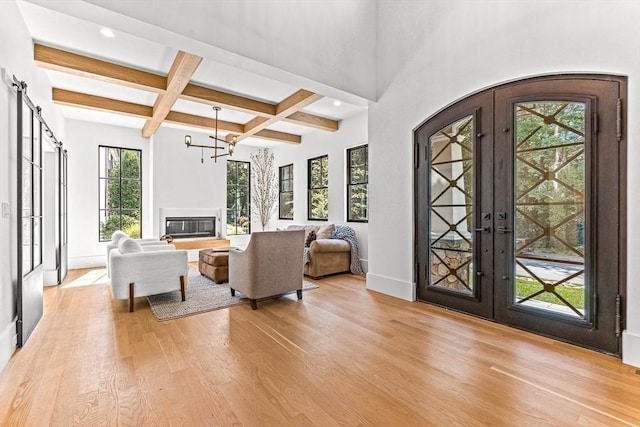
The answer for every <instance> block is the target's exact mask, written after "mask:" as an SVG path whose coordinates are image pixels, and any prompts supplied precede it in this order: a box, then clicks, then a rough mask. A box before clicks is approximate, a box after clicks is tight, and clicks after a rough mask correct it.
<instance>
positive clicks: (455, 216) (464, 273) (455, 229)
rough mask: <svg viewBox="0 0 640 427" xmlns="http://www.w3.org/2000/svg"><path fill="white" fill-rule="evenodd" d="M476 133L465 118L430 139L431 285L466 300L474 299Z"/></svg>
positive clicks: (470, 117) (472, 125) (469, 118)
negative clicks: (467, 296) (463, 296)
mask: <svg viewBox="0 0 640 427" xmlns="http://www.w3.org/2000/svg"><path fill="white" fill-rule="evenodd" d="M473 128H474V123H473V116H467V117H464V118H462V119H460V120H458V121H456V122H454V123H452V124H450V125H448V126H446V127H444V128H443V129H440V130H439V131H438V132H436V133H435V134H433V135H431V137H430V138H429V143H430V153H431V158H430V160H431V161H430V167H431V169H430V170H431V173H430V185H431V193H430V194H431V195H430V209H431V214H430V217H431V220H430V222H429V224H430V230H429V231H430V236H431V241H430V254H429V266H430V269H431V270H430V271H431V274H430V280H429V285H430V286H433V287H438V288H442V289H446V290H448V291H451V292H455V293H461V294H464V295H473V294H474V282H473V206H474V194H473V193H474V192H473V178H474V176H473V156H474V135H475V133H474V129H473Z"/></svg>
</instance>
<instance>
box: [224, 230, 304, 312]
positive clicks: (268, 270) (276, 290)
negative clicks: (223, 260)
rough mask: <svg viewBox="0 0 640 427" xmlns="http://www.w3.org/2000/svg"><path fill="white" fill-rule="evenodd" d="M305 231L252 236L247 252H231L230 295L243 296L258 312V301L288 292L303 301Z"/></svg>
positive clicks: (272, 232) (265, 233)
mask: <svg viewBox="0 0 640 427" xmlns="http://www.w3.org/2000/svg"><path fill="white" fill-rule="evenodd" d="M303 248H304V230H295V231H263V232H258V233H253V234H252V235H251V240H249V244H248V245H247V249H245V250H244V251H241V250H237V249H235V250H231V251H229V287H231V295H235V293H236V291H238V292H241V293H242V294H244V295H245V296H246V297H247V298H249V301H250V302H251V308H252V309H253V310H256V309H257V308H258V306H257V303H256V300H257V299H260V298H266V297H272V296H276V295H280V294H283V293H285V292H289V291H297V293H298V299H302V275H303V272H302V270H303V262H302V253H303Z"/></svg>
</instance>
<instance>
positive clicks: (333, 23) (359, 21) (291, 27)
mask: <svg viewBox="0 0 640 427" xmlns="http://www.w3.org/2000/svg"><path fill="white" fill-rule="evenodd" d="M39 1H40V2H41V3H43V4H45V3H46V2H45V1H42V0H39ZM47 1H49V0H47ZM87 2H88V3H92V4H95V5H98V6H100V7H102V8H105V9H108V10H110V11H115V12H118V13H122V14H124V15H127V16H130V17H133V18H136V19H138V20H140V21H142V22H146V23H149V24H153V25H156V26H159V27H162V28H165V29H168V30H170V31H173V32H175V33H177V34H181V35H183V36H187V37H190V38H193V39H195V40H199V41H201V42H204V43H207V44H210V45H212V46H216V47H219V48H222V49H224V50H225V51H228V52H233V53H234V54H238V55H241V56H242V57H245V58H250V59H252V60H255V61H257V62H258V63H261V64H266V65H268V66H270V67H273V68H276V69H280V70H286V71H288V72H290V73H292V74H293V75H298V76H303V77H306V78H308V79H310V80H312V81H316V82H321V83H324V84H326V85H327V86H329V87H334V88H339V89H342V90H345V91H347V92H350V93H353V94H356V95H358V96H361V97H363V98H367V99H370V100H373V99H375V82H376V74H375V38H376V34H375V31H376V25H375V24H376V3H375V2H373V1H371V0H340V1H325V0H306V1H303V2H300V1H297V0H262V1H253V0H235V1H227V0H190V1H189V2H188V6H187V7H185V5H184V3H183V2H181V1H165V2H162V7H149V4H148V2H144V1H143V2H140V1H133V2H131V1H130V2H114V1H112V0H88V1H87ZM47 6H48V5H47ZM55 7H60V6H55ZM75 9H76V12H74V13H79V12H78V11H77V9H78V8H77V7H75ZM98 13H100V12H99V11H98ZM236 65H240V64H239V63H238V61H237V62H236ZM253 71H254V72H255V71H257V70H256V69H254V70H253Z"/></svg>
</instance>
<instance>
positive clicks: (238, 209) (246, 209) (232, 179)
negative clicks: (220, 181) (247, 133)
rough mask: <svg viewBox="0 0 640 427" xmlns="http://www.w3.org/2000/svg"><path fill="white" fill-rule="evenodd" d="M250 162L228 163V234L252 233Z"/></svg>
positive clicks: (231, 161)
mask: <svg viewBox="0 0 640 427" xmlns="http://www.w3.org/2000/svg"><path fill="white" fill-rule="evenodd" d="M250 173H251V172H250V165H249V163H248V162H236V161H233V160H228V161H227V234H228V235H235V234H249V233H251V217H250V206H251V203H250V202H251V191H250V188H249V177H250Z"/></svg>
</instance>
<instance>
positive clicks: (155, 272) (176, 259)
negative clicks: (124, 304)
mask: <svg viewBox="0 0 640 427" xmlns="http://www.w3.org/2000/svg"><path fill="white" fill-rule="evenodd" d="M142 248H143V247H142V246H140V244H138V243H137V242H135V241H134V240H132V239H129V238H127V239H123V240H122V241H121V242H120V244H119V245H118V249H114V250H112V251H111V254H110V258H111V295H112V296H113V298H114V299H129V311H130V312H132V311H133V310H134V298H135V297H142V296H147V295H156V294H162V293H165V292H172V291H180V292H181V294H182V301H185V299H186V287H187V277H188V272H189V264H188V259H187V251H182V250H176V249H175V246H173V245H165V249H164V250H160V251H144V250H143V249H142Z"/></svg>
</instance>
